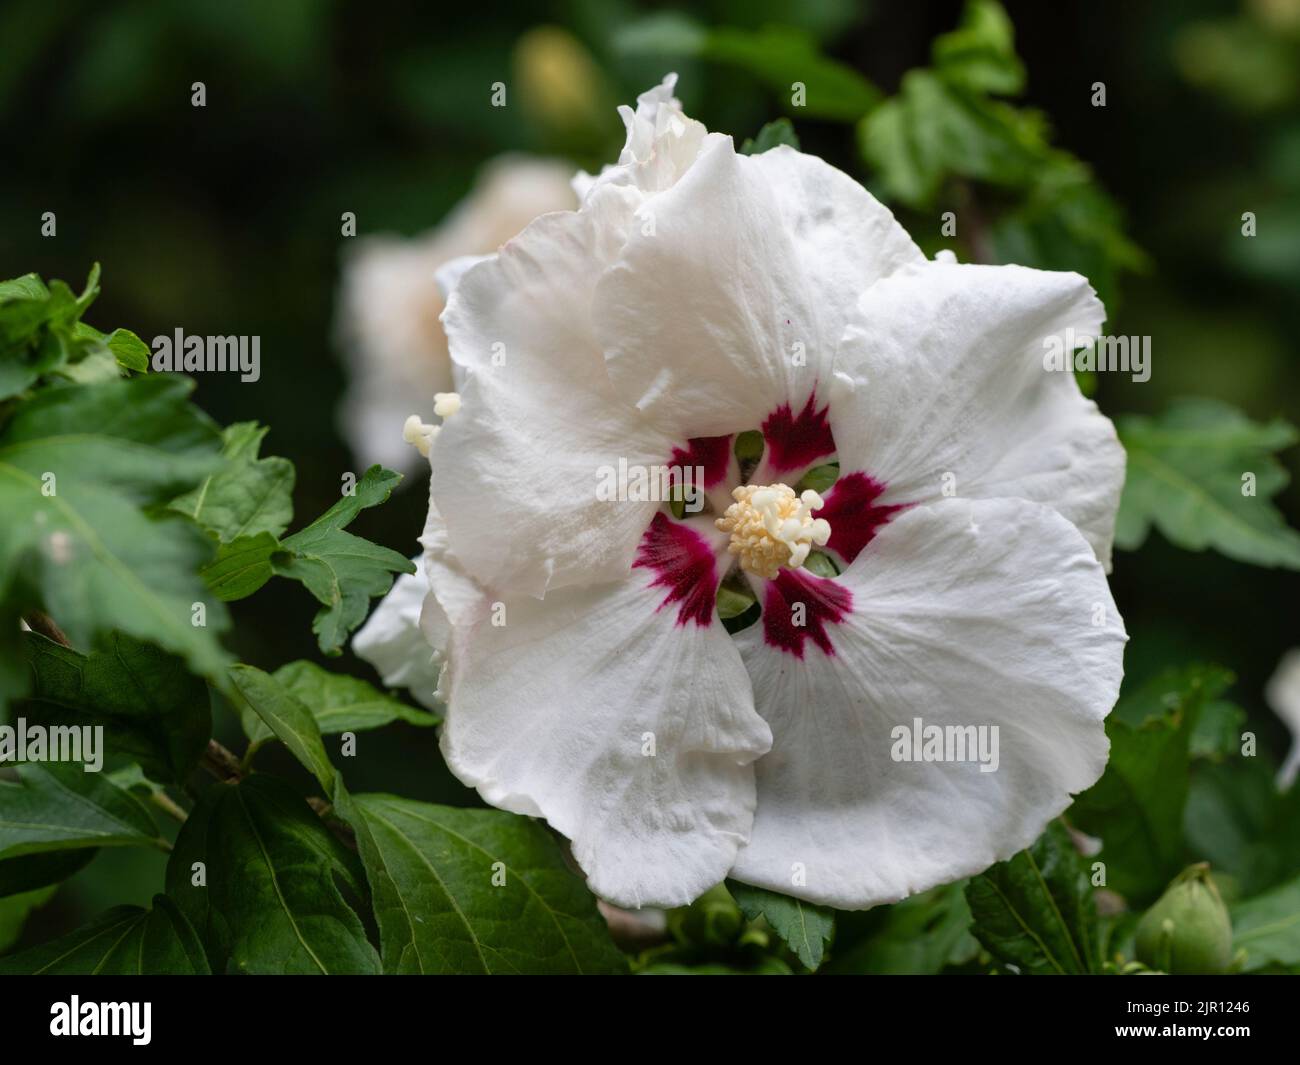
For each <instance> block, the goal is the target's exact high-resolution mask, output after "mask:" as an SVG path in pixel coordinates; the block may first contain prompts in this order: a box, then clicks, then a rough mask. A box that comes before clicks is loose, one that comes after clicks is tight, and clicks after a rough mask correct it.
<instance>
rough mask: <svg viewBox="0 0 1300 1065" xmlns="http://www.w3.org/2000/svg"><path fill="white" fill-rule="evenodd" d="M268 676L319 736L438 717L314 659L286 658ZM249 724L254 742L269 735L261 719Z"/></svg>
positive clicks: (429, 721) (434, 720) (427, 722)
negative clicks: (299, 705)
mask: <svg viewBox="0 0 1300 1065" xmlns="http://www.w3.org/2000/svg"><path fill="white" fill-rule="evenodd" d="M272 676H273V677H274V678H275V680H276V681H277V682H278V683H279V684H280V685H282V686H283V687H284V689H285V690H286V691H287V692H289V694H290V695H292V696H293V697H294V698H295V699H297V700H298V701H299V702H300V703H302V704H303V705H304V706H305V707H307V709H308V710H309V711H310V712H311V715H312V717H314V718H315V719H316V725H317V727H318V728H319V729H320V732H321V735H323V736H336V735H338V734H339V733H341V732H362V731H364V730H366V729H376V728H382V727H383V726H384V725H388V724H391V723H392V722H394V721H405V722H406V723H407V724H409V725H417V726H420V727H424V728H427V727H428V726H430V725H436V724H437V723H438V720H439V719H438V717H437V716H436V715H434V714H431V713H429V712H428V711H427V710H417V709H415V708H414V707H410V706H407V705H406V703H404V702H402V701H401V700H399V699H395V698H393V696H391V695H387V694H385V693H384V692H382V691H380V690H379V689H378V688H376V687H375V686H374V685H373V684H370V683H368V682H367V681H364V680H361V679H360V678H358V677H349V676H347V675H345V674H342V673H331V672H330V671H329V670H327V669H322V668H321V667H320V666H318V665H316V664H315V663H314V662H290V663H289V664H288V665H285V666H281V667H280V668H279V669H277V670H276V671H275V673H274V674H272ZM250 724H253V726H254V731H255V733H256V734H255V735H249V737H248V738H249V740H250V741H252V742H255V743H256V742H260V741H262V740H265V739H267V738H268V737H269V736H270V734H271V733H270V730H269V728H268V727H267V726H266V723H265V722H263V721H260V720H259V721H258V722H256V723H251V722H250Z"/></svg>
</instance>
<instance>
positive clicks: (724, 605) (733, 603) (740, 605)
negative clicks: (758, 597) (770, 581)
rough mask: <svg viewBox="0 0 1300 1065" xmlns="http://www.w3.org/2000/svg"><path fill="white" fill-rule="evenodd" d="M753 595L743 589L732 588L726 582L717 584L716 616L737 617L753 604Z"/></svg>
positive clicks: (723, 617) (724, 618)
mask: <svg viewBox="0 0 1300 1065" xmlns="http://www.w3.org/2000/svg"><path fill="white" fill-rule="evenodd" d="M754 602H755V600H754V596H753V595H752V594H746V592H745V590H744V589H741V588H733V587H732V586H730V585H728V584H720V585H718V617H720V618H722V619H723V620H726V619H727V618H735V617H739V616H740V615H741V614H743V613H744V612H745V611H746V610H748V609H749V608H750V607H752V606H753V605H754Z"/></svg>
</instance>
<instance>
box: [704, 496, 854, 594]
mask: <svg viewBox="0 0 1300 1065" xmlns="http://www.w3.org/2000/svg"><path fill="white" fill-rule="evenodd" d="M731 498H732V499H734V500H735V502H734V503H732V504H731V506H729V507H728V508H727V512H726V513H725V514H724V515H723V516H722V517H720V518H718V519H717V521H716V522H715V523H714V524H716V525H717V527H718V528H719V529H721V530H722V531H723V532H726V533H730V534H731V543H729V544H728V545H727V550H728V551H730V552H731V553H732V554H733V555H738V556H739V557H740V565H741V568H742V569H745V570H748V571H749V572H750V573H754V574H757V575H758V576H760V577H766V578H767V579H768V580H771V579H772V578H773V577H775V576H776V575H777V573H778V571H779V570H780V568H781V567H782V566H785V567H787V568H788V569H798V568H799V567H800V566H802V565H803V563H804V560H805V559H806V558H807V557H808V552H810V551H811V550H812V549H813V545H814V544H816V545H817V546H819V547H820V546H823V545H824V544H825V543H826V541H827V540H829V539H830V538H831V526H830V522H828V521H827V520H826V519H825V518H814V517H813V516H812V512H813V511H814V510H819V509H820V508H821V507H822V506H823V502H822V497H821V496H819V495H818V494H817V493H816V492H814V491H812V489H808V490H807V491H806V492H804V493H803V494H802V495H799V496H796V495H795V494H794V489H793V488H791V487H789V486H788V485H784V484H773V485H766V486H763V485H752V484H745V485H741V486H740V487H739V488H737V489H735V490H734V491H733V492H732V493H731Z"/></svg>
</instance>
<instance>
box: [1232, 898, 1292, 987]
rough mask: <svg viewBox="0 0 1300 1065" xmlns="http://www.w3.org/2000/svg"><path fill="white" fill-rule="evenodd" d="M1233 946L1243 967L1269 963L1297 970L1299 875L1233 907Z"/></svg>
mask: <svg viewBox="0 0 1300 1065" xmlns="http://www.w3.org/2000/svg"><path fill="white" fill-rule="evenodd" d="M1232 928H1233V946H1234V947H1235V948H1237V949H1238V950H1244V951H1245V952H1246V959H1245V963H1244V971H1246V972H1254V971H1255V970H1258V969H1262V968H1264V967H1265V966H1268V965H1280V966H1283V967H1285V968H1287V969H1290V970H1292V971H1293V972H1295V971H1300V877H1296V878H1295V879H1293V880H1289V881H1288V882H1287V883H1285V884H1283V885H1281V886H1280V887H1277V888H1274V889H1273V890H1272V891H1270V892H1267V893H1266V894H1264V895H1260V896H1258V897H1257V898H1253V899H1250V900H1249V901H1247V902H1243V903H1240V904H1238V905H1236V906H1234V907H1232Z"/></svg>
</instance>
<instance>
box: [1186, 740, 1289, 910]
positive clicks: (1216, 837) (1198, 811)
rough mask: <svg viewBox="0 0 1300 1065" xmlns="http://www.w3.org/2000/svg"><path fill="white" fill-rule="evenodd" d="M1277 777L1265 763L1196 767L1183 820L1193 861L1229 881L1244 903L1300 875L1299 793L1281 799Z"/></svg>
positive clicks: (1245, 760)
mask: <svg viewBox="0 0 1300 1065" xmlns="http://www.w3.org/2000/svg"><path fill="white" fill-rule="evenodd" d="M1273 774H1274V767H1272V766H1270V765H1269V764H1268V763H1267V762H1266V761H1265V760H1264V759H1263V758H1230V759H1228V760H1225V761H1224V762H1222V763H1218V764H1215V763H1210V762H1201V763H1199V764H1197V765H1196V766H1194V773H1193V775H1192V782H1191V788H1190V791H1189V793H1188V796H1187V808H1186V810H1185V812H1184V814H1183V832H1184V834H1185V836H1186V838H1187V845H1188V848H1189V851H1190V855H1191V856H1192V857H1195V858H1199V859H1204V860H1207V861H1209V862H1210V864H1211V865H1212V866H1213V868H1214V870H1215V872H1216V873H1228V874H1229V875H1231V877H1232V879H1233V881H1234V882H1235V884H1236V886H1237V889H1238V894H1239V896H1240V897H1244V898H1249V897H1251V896H1253V895H1258V894H1260V893H1261V892H1263V891H1266V890H1268V889H1269V888H1272V887H1275V886H1277V885H1278V884H1280V883H1282V882H1284V881H1285V880H1287V879H1288V878H1289V877H1291V876H1293V875H1294V874H1295V871H1296V870H1297V869H1300V788H1295V787H1293V788H1291V789H1289V790H1288V791H1285V792H1280V793H1279V792H1278V790H1277V785H1276V784H1275V783H1274V780H1273Z"/></svg>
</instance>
